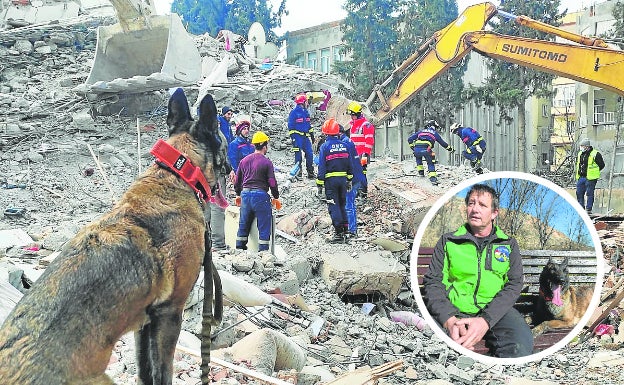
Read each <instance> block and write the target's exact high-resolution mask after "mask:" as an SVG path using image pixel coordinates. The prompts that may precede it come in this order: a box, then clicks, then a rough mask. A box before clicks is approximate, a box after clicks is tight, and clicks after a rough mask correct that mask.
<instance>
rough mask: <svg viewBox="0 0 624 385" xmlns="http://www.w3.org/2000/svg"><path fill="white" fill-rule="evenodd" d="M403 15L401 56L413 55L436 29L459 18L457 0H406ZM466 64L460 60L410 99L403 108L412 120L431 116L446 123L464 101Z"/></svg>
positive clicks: (421, 119)
mask: <svg viewBox="0 0 624 385" xmlns="http://www.w3.org/2000/svg"><path fill="white" fill-rule="evenodd" d="M406 3H407V4H406V5H405V11H404V12H403V13H402V15H401V23H402V25H404V26H405V27H404V28H403V29H402V30H401V34H400V36H399V44H398V46H399V50H400V51H399V52H400V59H401V60H402V61H403V60H405V59H407V58H408V57H409V56H411V55H412V54H413V53H414V52H415V51H416V50H417V49H418V48H419V47H420V46H421V45H422V44H423V43H424V42H426V40H427V39H429V38H430V37H431V36H433V34H434V33H435V32H436V31H439V30H440V29H442V28H444V27H446V26H447V25H448V24H450V23H451V22H452V21H453V20H455V19H456V18H457V3H456V2H455V1H454V0H450V1H449V0H432V1H427V2H422V1H409V2H406ZM464 71H465V65H463V64H462V63H460V64H459V65H458V66H456V67H455V68H452V69H450V70H449V71H447V72H445V73H443V74H441V75H440V77H439V78H437V79H436V80H434V81H433V82H432V83H431V84H429V85H428V86H427V87H425V88H424V89H423V90H422V91H421V92H420V93H419V95H418V97H417V98H416V99H414V100H412V101H411V102H409V103H408V104H407V106H406V108H405V109H404V110H405V111H406V112H407V114H408V115H411V118H412V120H417V121H421V122H422V121H423V120H426V119H429V118H433V119H436V120H438V121H439V122H441V123H444V121H445V117H450V116H452V113H453V111H455V110H457V109H458V108H459V107H461V105H462V104H463V102H464V100H463V99H462V90H463V82H462V80H461V77H462V75H463V73H464Z"/></svg>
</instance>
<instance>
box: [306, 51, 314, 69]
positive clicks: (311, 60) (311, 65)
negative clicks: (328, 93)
mask: <svg viewBox="0 0 624 385" xmlns="http://www.w3.org/2000/svg"><path fill="white" fill-rule="evenodd" d="M306 68H309V69H311V70H313V71H316V51H309V52H308V63H307V66H306Z"/></svg>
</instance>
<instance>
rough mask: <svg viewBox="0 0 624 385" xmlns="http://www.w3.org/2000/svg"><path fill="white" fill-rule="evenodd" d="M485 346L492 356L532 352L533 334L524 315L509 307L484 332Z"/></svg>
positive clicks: (509, 355) (525, 354) (514, 355)
mask: <svg viewBox="0 0 624 385" xmlns="http://www.w3.org/2000/svg"><path fill="white" fill-rule="evenodd" d="M484 339H485V346H486V347H487V348H488V349H489V350H490V354H491V355H492V356H494V357H501V358H503V357H505V358H513V357H525V356H528V355H531V354H533V334H532V333H531V328H529V325H527V323H526V321H525V320H524V317H523V316H522V314H520V312H519V311H518V310H516V309H515V308H511V309H510V310H509V311H508V312H507V314H505V315H504V316H503V318H501V319H500V321H498V323H496V325H494V326H492V327H490V330H488V332H487V333H485V337H484Z"/></svg>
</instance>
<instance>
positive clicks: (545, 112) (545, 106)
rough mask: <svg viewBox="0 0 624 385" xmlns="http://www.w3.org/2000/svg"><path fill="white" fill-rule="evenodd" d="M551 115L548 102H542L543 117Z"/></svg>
mask: <svg viewBox="0 0 624 385" xmlns="http://www.w3.org/2000/svg"><path fill="white" fill-rule="evenodd" d="M549 116H550V109H549V108H548V104H542V117H544V118H547V117H549Z"/></svg>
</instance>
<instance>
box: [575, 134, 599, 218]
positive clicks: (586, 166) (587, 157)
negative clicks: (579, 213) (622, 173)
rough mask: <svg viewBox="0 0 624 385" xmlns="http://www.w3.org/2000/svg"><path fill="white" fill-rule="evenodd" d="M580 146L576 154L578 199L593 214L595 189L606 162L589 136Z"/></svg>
mask: <svg viewBox="0 0 624 385" xmlns="http://www.w3.org/2000/svg"><path fill="white" fill-rule="evenodd" d="M579 146H580V148H581V150H580V151H579V153H578V155H577V156H576V200H577V201H578V203H579V204H580V205H581V206H582V207H583V208H584V209H585V210H587V213H588V214H591V212H592V207H594V190H595V189H596V183H598V179H599V178H600V171H601V170H602V169H603V168H604V166H605V163H604V160H603V159H602V155H601V154H600V153H599V152H598V151H597V150H595V149H594V148H593V147H592V146H591V142H590V141H589V139H588V138H585V139H583V140H581V142H580V143H579ZM585 195H587V204H585Z"/></svg>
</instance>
